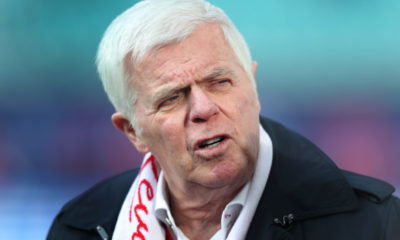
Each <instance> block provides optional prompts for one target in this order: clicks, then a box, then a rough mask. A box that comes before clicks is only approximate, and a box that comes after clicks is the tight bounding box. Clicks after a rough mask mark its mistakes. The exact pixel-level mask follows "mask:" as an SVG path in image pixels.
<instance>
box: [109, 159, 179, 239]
mask: <svg viewBox="0 0 400 240" xmlns="http://www.w3.org/2000/svg"><path fill="white" fill-rule="evenodd" d="M158 176H159V172H158V168H157V164H156V162H155V158H154V156H153V155H151V154H150V153H148V154H146V155H145V156H144V160H143V163H142V166H141V168H140V172H139V174H138V176H137V177H136V179H135V181H134V183H133V185H132V187H131V188H130V190H129V192H128V194H127V197H126V198H125V201H124V203H123V204H122V208H121V211H120V213H119V216H118V220H117V224H116V226H115V230H114V234H113V240H123V239H124V240H125V239H126V240H128V239H129V240H154V239H160V240H162V239H167V240H168V239H172V238H171V236H170V234H169V232H168V230H166V229H165V227H164V226H162V225H161V224H160V223H159V222H158V220H157V219H156V217H155V214H154V203H155V193H156V187H157V182H158Z"/></svg>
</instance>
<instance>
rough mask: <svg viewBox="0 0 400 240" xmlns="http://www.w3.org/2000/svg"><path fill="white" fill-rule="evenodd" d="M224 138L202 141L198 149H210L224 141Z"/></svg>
mask: <svg viewBox="0 0 400 240" xmlns="http://www.w3.org/2000/svg"><path fill="white" fill-rule="evenodd" d="M224 139H225V137H224V136H219V137H215V138H211V139H208V140H205V141H202V142H200V143H199V144H198V146H199V148H200V149H204V148H212V147H215V146H217V145H218V144H220V143H221V142H222V141H224Z"/></svg>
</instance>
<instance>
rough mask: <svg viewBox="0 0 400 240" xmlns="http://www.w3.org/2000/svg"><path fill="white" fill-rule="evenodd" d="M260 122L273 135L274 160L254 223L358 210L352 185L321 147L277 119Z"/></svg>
mask: <svg viewBox="0 0 400 240" xmlns="http://www.w3.org/2000/svg"><path fill="white" fill-rule="evenodd" d="M260 122H261V124H262V125H263V127H264V129H265V130H266V131H267V132H268V134H269V135H270V137H271V140H272V146H273V161H272V168H271V172H270V176H269V179H268V181H267V185H266V187H265V190H264V193H263V196H262V198H261V200H260V203H259V205H258V207H257V211H256V215H255V217H254V218H253V222H256V221H261V222H265V221H270V222H271V223H273V222H274V220H276V219H278V220H280V221H281V222H283V218H284V216H286V217H287V216H288V215H289V214H292V215H293V216H294V220H295V221H296V220H304V219H308V218H313V217H318V216H323V215H329V214H333V213H339V212H346V211H352V210H355V209H356V207H357V197H356V195H355V194H354V192H353V189H352V187H351V186H350V184H349V183H348V182H347V180H346V178H345V177H344V176H343V174H342V172H341V170H339V169H338V168H337V166H336V165H335V164H334V163H333V162H332V161H331V160H330V159H329V157H327V156H326V155H325V154H324V153H323V152H322V151H321V150H320V149H319V148H318V147H316V146H315V145H314V144H312V143H311V142H310V141H308V140H307V139H305V138H304V137H302V136H300V135H298V134H297V133H295V132H293V131H291V130H289V129H286V128H285V127H283V126H282V125H280V124H278V123H276V122H274V121H271V120H269V119H266V118H261V120H260ZM275 223H276V222H275ZM252 225H254V224H252ZM249 231H250V230H249Z"/></svg>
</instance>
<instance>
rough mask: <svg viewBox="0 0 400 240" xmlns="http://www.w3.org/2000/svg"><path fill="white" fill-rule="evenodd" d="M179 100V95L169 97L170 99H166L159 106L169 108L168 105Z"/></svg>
mask: <svg viewBox="0 0 400 240" xmlns="http://www.w3.org/2000/svg"><path fill="white" fill-rule="evenodd" d="M178 98H179V95H175V96H172V97H169V98H167V99H165V100H164V101H162V102H161V104H160V105H159V107H163V106H168V105H170V104H172V103H174V102H175V101H176V100H178Z"/></svg>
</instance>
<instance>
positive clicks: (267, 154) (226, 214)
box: [154, 125, 272, 240]
mask: <svg viewBox="0 0 400 240" xmlns="http://www.w3.org/2000/svg"><path fill="white" fill-rule="evenodd" d="M259 151H260V152H259V154H258V159H257V164H256V171H255V173H254V175H253V177H252V178H251V179H250V180H249V181H248V182H247V183H246V185H245V186H244V187H243V188H242V190H241V191H240V192H239V193H238V194H237V195H236V196H235V198H234V199H232V201H230V202H229V203H228V204H227V205H226V207H225V209H224V211H223V212H222V216H221V229H220V230H219V231H218V232H216V233H215V234H214V236H213V237H212V238H211V239H210V240H221V239H226V237H227V236H228V234H229V232H230V230H231V229H232V227H233V225H234V224H235V222H236V220H237V219H238V217H239V215H240V214H241V212H242V209H243V208H244V207H245V205H246V204H247V208H246V210H245V211H246V213H247V214H242V215H245V216H244V217H242V219H243V218H250V219H246V221H249V223H250V220H251V218H252V217H253V215H254V213H255V209H256V207H257V204H258V201H259V199H260V198H261V195H262V192H263V190H264V186H265V184H266V182H267V179H268V176H269V171H270V168H271V164H272V142H271V139H270V137H269V135H268V133H267V132H266V131H265V130H264V129H263V128H262V126H261V125H260V148H259ZM259 168H263V169H259ZM253 180H255V181H257V183H256V184H252V181H253ZM249 191H250V193H249ZM249 195H251V197H253V198H257V199H252V200H253V201H246V200H247V197H248V196H249ZM155 197H156V201H155V208H154V210H155V216H156V217H157V219H158V220H160V221H162V222H163V223H164V224H166V225H167V226H169V227H170V229H171V230H172V231H173V234H174V235H175V236H176V239H178V240H189V239H188V238H187V237H186V236H185V235H184V234H183V232H182V231H181V230H180V229H179V228H178V227H177V226H176V224H175V221H174V218H173V217H172V214H171V211H170V208H169V202H168V196H167V189H166V184H165V180H164V174H163V171H161V173H160V176H159V180H158V182H157V190H156V196H155ZM254 200H256V201H254ZM248 205H251V206H248ZM248 209H249V210H248ZM248 226H249V225H247V227H245V229H243V226H242V229H240V230H237V231H235V233H234V234H241V235H243V234H245V233H246V232H247V229H248ZM236 232H238V233H236ZM231 235H232V234H231ZM233 239H235V238H233Z"/></svg>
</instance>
